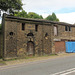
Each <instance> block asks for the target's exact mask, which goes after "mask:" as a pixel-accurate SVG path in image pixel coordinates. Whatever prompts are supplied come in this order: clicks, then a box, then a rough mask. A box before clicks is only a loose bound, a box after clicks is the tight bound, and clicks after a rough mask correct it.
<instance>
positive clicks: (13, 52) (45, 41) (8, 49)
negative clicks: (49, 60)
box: [4, 20, 75, 57]
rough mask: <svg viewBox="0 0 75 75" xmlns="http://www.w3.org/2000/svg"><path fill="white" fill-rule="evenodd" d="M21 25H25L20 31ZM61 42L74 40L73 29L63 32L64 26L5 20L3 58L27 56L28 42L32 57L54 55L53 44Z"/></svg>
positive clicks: (74, 32)
mask: <svg viewBox="0 0 75 75" xmlns="http://www.w3.org/2000/svg"><path fill="white" fill-rule="evenodd" d="M23 24H25V25H24V29H22V25H23ZM36 25H37V26H38V27H37V30H36V27H35V26H36ZM54 26H57V28H58V35H57V36H54ZM62 40H63V41H64V42H65V41H69V40H72V41H73V40H75V27H71V31H65V25H59V24H51V23H49V24H48V23H40V22H39V23H37V22H35V23H34V22H33V21H32V22H31V21H27V22H26V21H23V22H22V21H13V20H6V21H5V39H4V46H5V47H4V56H5V57H26V56H28V55H29V52H28V47H29V46H28V42H32V43H33V45H34V48H33V51H32V52H31V53H32V55H45V54H52V53H53V54H55V42H56V41H62ZM31 47H32V46H31ZM63 51H64V50H63Z"/></svg>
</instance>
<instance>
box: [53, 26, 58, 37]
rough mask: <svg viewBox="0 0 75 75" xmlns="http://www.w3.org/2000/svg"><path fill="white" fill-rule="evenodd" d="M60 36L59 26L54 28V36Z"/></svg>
mask: <svg viewBox="0 0 75 75" xmlns="http://www.w3.org/2000/svg"><path fill="white" fill-rule="evenodd" d="M56 35H58V29H57V26H54V36H56Z"/></svg>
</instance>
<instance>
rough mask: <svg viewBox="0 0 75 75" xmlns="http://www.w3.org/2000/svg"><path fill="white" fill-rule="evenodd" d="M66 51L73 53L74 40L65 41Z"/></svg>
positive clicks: (74, 48)
mask: <svg viewBox="0 0 75 75" xmlns="http://www.w3.org/2000/svg"><path fill="white" fill-rule="evenodd" d="M65 45H66V52H68V53H75V42H70V41H69V42H66V43H65Z"/></svg>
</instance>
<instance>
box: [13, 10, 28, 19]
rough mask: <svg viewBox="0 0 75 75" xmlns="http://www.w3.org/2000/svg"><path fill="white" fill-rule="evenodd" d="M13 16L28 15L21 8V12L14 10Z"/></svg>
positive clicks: (25, 16)
mask: <svg viewBox="0 0 75 75" xmlns="http://www.w3.org/2000/svg"><path fill="white" fill-rule="evenodd" d="M14 16H17V17H24V18H27V17H28V15H27V12H25V11H24V10H22V11H21V12H15V14H14Z"/></svg>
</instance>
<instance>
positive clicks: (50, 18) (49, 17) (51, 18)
mask: <svg viewBox="0 0 75 75" xmlns="http://www.w3.org/2000/svg"><path fill="white" fill-rule="evenodd" d="M46 20H50V21H59V19H58V18H57V17H56V15H55V13H52V15H49V16H47V18H46Z"/></svg>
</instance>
